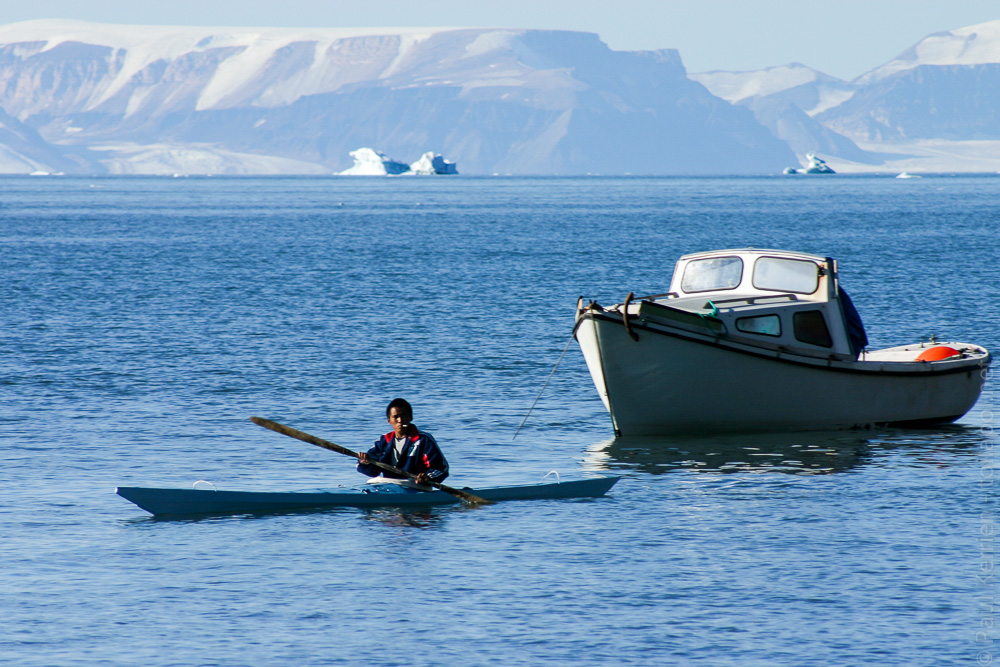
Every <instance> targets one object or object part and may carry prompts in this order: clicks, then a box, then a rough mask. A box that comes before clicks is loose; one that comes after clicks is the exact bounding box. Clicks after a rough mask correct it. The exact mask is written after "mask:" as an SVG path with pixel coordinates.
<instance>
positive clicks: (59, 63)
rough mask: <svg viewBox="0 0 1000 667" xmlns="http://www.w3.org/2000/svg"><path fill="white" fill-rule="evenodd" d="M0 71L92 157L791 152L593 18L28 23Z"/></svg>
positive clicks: (546, 161) (324, 169)
mask: <svg viewBox="0 0 1000 667" xmlns="http://www.w3.org/2000/svg"><path fill="white" fill-rule="evenodd" d="M0 84H2V85H0V109H3V110H5V111H6V112H7V113H8V114H9V115H10V116H12V117H13V118H15V119H16V120H17V121H18V122H20V123H22V124H24V125H25V126H26V127H29V128H31V129H32V130H33V131H35V132H37V135H38V136H39V137H40V139H41V140H43V141H44V142H47V144H48V149H49V150H51V151H52V152H53V153H55V154H58V155H65V154H67V153H73V154H74V155H75V156H76V157H75V158H74V159H75V160H76V162H77V163H80V162H84V163H85V164H83V165H82V166H79V167H78V169H82V170H90V171H100V170H105V171H107V170H112V171H134V170H135V169H140V170H141V171H144V172H150V171H152V172H156V171H161V172H163V173H171V172H174V171H189V172H194V171H201V170H203V169H205V168H206V166H205V165H210V166H211V167H212V168H218V169H221V170H222V171H223V172H229V171H240V170H241V169H244V168H242V167H239V164H240V163H241V161H242V162H243V163H244V164H245V165H252V166H247V167H246V169H250V170H251V171H259V170H263V171H265V172H274V171H284V170H289V169H291V170H293V171H302V172H310V173H329V172H331V171H342V170H344V169H346V168H348V167H349V166H350V164H349V158H348V154H349V152H350V151H351V150H353V149H354V148H356V147H357V146H366V145H368V146H371V145H375V146H379V147H380V148H381V149H383V150H386V151H387V152H389V153H390V154H393V155H419V154H420V153H422V152H423V151H425V150H426V149H427V147H429V146H433V147H435V148H436V149H437V150H439V151H441V152H442V153H443V154H445V155H448V156H449V157H450V158H452V159H455V160H456V161H457V162H461V163H462V165H463V171H465V172H466V173H493V172H502V173H586V172H601V173H624V172H632V173H713V172H718V171H719V170H720V169H724V170H728V169H730V168H731V167H732V165H738V167H737V168H738V170H739V171H741V172H744V173H754V172H756V173H761V172H774V171H778V170H780V168H781V166H782V165H784V164H787V163H788V161H789V159H791V155H790V151H789V150H788V148H787V147H786V146H785V145H784V144H782V143H781V142H780V141H778V140H776V139H774V138H773V137H772V136H771V135H770V134H769V133H768V132H767V130H766V129H765V128H763V127H762V126H760V125H759V124H758V123H757V122H756V121H755V120H754V118H753V116H752V114H751V113H750V112H748V111H747V110H745V109H740V108H736V107H732V106H730V105H729V104H727V103H726V102H725V101H723V100H720V99H718V98H716V97H713V96H712V95H710V94H709V93H708V92H707V91H706V90H705V89H704V88H703V87H702V86H700V85H698V84H696V83H694V82H692V81H690V80H689V79H688V78H687V77H686V72H685V70H684V66H683V64H682V63H681V60H680V56H679V55H678V54H677V52H676V51H670V50H664V51H655V52H618V51H612V50H611V49H609V48H608V47H607V46H606V45H605V44H603V43H602V42H601V41H600V39H599V38H598V37H597V36H596V35H593V34H588V33H575V32H566V31H536V30H500V29H497V30H491V29H419V30H410V29H369V30H333V29H315V30H305V29H280V28H269V29H251V28H233V29H223V28H198V27H162V26H152V27H151V26H121V25H104V24H90V23H82V22H70V21H31V22H27V23H19V24H13V25H8V26H0ZM139 155H141V156H142V159H141V167H138V166H137V165H139V164H140V162H137V160H138V158H137V157H136V156H139ZM185 155H192V156H195V157H193V158H192V159H193V164H192V169H185V168H184V165H183V164H182V163H183V160H184V156H185ZM212 155H215V156H216V157H217V158H218V159H216V160H213V159H210V158H211V156H212ZM80 156H82V157H80ZM242 156H255V158H254V159H253V160H250V159H248V158H245V157H242ZM269 161H270V162H269ZM179 162H180V163H181V164H179ZM158 164H159V166H157V165H158ZM269 164H270V166H268V165H269ZM0 168H2V166H0ZM244 171H245V169H244Z"/></svg>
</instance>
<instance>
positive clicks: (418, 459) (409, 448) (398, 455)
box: [358, 398, 448, 485]
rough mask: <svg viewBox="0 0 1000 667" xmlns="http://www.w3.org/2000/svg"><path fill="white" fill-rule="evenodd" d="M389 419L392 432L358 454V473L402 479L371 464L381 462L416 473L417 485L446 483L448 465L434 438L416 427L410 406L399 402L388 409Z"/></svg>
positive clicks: (394, 402) (387, 417) (391, 404)
mask: <svg viewBox="0 0 1000 667" xmlns="http://www.w3.org/2000/svg"><path fill="white" fill-rule="evenodd" d="M385 416H386V420H387V421H388V422H389V425H390V426H392V431H391V432H389V433H386V434H385V435H383V436H382V437H381V438H379V439H378V441H377V442H376V443H375V446H374V447H372V448H371V449H369V450H368V451H367V452H358V472H360V473H362V474H364V475H368V476H369V477H377V476H378V475H385V476H386V477H398V475H393V474H392V473H390V472H386V471H383V470H381V469H380V468H378V467H376V466H374V465H372V464H371V461H378V462H380V463H387V464H389V465H392V466H395V467H397V468H399V469H401V470H405V471H406V472H409V473H413V474H414V475H416V476H417V478H416V480H414V481H416V483H417V484H423V485H427V483H428V482H443V481H444V480H445V478H446V477H447V476H448V461H446V460H445V458H444V454H442V453H441V448H440V447H438V444H437V442H435V440H434V437H433V436H431V434H430V433H424V432H422V431H421V430H420V429H418V428H417V427H416V426H414V425H413V423H412V422H413V408H412V407H411V406H410V404H409V403H408V402H407V401H406V400H405V399H402V398H395V399H393V400H392V402H390V403H389V405H388V406H387V407H386V409H385Z"/></svg>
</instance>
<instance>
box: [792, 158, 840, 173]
mask: <svg viewBox="0 0 1000 667" xmlns="http://www.w3.org/2000/svg"><path fill="white" fill-rule="evenodd" d="M806 159H807V160H809V164H808V165H807V166H806V167H805V168H804V169H796V168H794V167H785V170H784V171H783V172H781V173H783V174H836V173H837V172H835V171H834V170H833V169H831V168H830V165H828V164H827V163H826V162H824V161H823V160H821V159H820V158H818V157H816V155H815V154H814V153H806Z"/></svg>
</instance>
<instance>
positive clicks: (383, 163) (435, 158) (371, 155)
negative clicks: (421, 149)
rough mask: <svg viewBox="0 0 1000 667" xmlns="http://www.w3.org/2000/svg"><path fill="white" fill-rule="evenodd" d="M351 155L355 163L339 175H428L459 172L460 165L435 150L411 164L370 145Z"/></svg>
mask: <svg viewBox="0 0 1000 667" xmlns="http://www.w3.org/2000/svg"><path fill="white" fill-rule="evenodd" d="M350 156H351V157H352V158H354V165H353V166H351V167H350V168H349V169H345V170H344V171H341V172H338V175H339V176H395V175H398V174H406V175H411V174H413V175H422V176H427V175H432V174H457V173H458V167H457V166H456V165H455V163H454V162H451V161H449V160H445V159H444V158H443V157H441V155H439V154H438V153H435V152H434V151H428V152H426V153H424V154H423V155H421V156H420V159H419V160H417V161H416V162H414V163H413V164H410V165H408V164H406V163H405V162H397V161H396V160H393V159H392V158H390V157H386V155H385V153H381V152H379V151H377V150H375V149H374V148H368V147H364V148H359V149H357V150H354V151H351V152H350Z"/></svg>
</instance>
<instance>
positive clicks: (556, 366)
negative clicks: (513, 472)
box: [511, 336, 573, 441]
mask: <svg viewBox="0 0 1000 667" xmlns="http://www.w3.org/2000/svg"><path fill="white" fill-rule="evenodd" d="M572 342H573V336H570V337H569V340H568V341H566V347H564V348H563V351H562V354H560V355H559V359H557V360H556V365H555V366H553V367H552V371H551V372H550V373H549V376H548V377H547V378H545V384H543V385H542V390H541V391H539V392H538V396H536V397H535V402H534V403H532V404H531V407H530V408H528V414H526V415H524V419H522V420H521V426H518V427H517V430H516V431H515V432H514V438H516V437H517V434H518V433H520V432H521V427H523V426H524V423H525V422H526V421H528V417H530V416H531V411H532V410H534V409H535V405H536V404H537V403H538V399H540V398H541V397H542V393H543V392H544V391H545V388H546V387H548V386H549V380H551V379H552V376H553V375H555V372H556V369H557V368H559V364H560V363H561V362H562V360H563V357H564V356H566V350H568V349H569V346H570V343H572ZM514 438H511V441H513V440H514Z"/></svg>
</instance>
